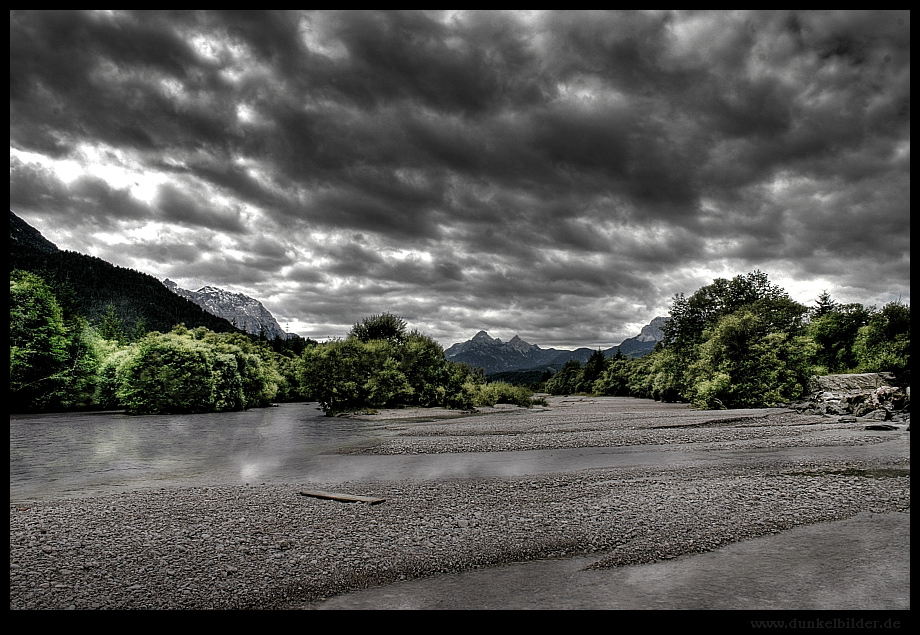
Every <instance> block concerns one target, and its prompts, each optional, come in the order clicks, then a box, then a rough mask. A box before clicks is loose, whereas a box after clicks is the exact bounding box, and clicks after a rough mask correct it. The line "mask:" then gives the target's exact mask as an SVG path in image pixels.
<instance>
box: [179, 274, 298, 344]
mask: <svg viewBox="0 0 920 635" xmlns="http://www.w3.org/2000/svg"><path fill="white" fill-rule="evenodd" d="M163 284H164V285H165V286H166V288H167V289H169V290H171V291H172V292H173V293H176V294H177V295H181V296H182V297H184V298H188V299H189V300H191V301H192V302H194V303H195V304H197V305H198V306H200V307H201V308H202V309H204V310H205V311H207V312H208V313H211V314H213V315H216V316H218V317H222V318H224V319H225V320H227V321H228V322H230V323H231V324H233V325H234V326H236V327H237V328H239V329H242V330H244V331H246V332H247V333H251V334H253V335H260V334H261V335H264V336H265V337H266V338H268V339H270V340H272V339H275V338H276V337H280V338H282V339H287V338H288V337H291V336H290V335H289V334H288V333H285V331H284V329H282V328H281V325H279V324H278V321H277V320H275V318H274V316H273V315H272V314H271V313H269V311H268V309H266V308H265V307H264V306H262V303H261V302H259V301H258V300H255V299H253V298H250V297H249V296H248V295H243V294H242V293H233V292H232V291H227V290H225V289H219V288H217V287H212V286H204V287H201V288H200V289H198V291H189V290H188V289H183V288H182V287H180V286H178V285H177V284H176V283H175V282H173V281H172V280H170V279H169V278H167V279H166V280H164V281H163Z"/></svg>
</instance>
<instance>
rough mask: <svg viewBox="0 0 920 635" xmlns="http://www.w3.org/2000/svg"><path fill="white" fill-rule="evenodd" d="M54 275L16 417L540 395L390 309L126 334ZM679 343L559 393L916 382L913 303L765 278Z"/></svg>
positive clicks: (752, 403)
mask: <svg viewBox="0 0 920 635" xmlns="http://www.w3.org/2000/svg"><path fill="white" fill-rule="evenodd" d="M77 306H78V305H77V304H76V303H73V302H67V301H65V302H61V301H60V299H59V297H58V294H56V292H55V287H53V286H52V285H51V284H49V282H48V281H46V280H45V279H44V278H42V277H41V276H39V275H37V274H35V273H30V272H24V271H12V272H11V273H10V392H9V395H10V402H11V410H12V411H13V412H24V411H38V410H70V409H81V408H83V409H86V408H124V409H126V410H127V411H128V412H131V413H138V414H141V413H145V414H146V413H192V412H221V411H228V410H240V409H245V408H253V407H260V406H266V405H268V404H269V403H271V402H273V401H287V400H307V401H318V402H319V403H320V405H321V407H322V408H323V409H324V410H325V411H326V412H327V413H328V414H335V413H339V412H344V411H354V410H362V409H364V410H366V409H375V408H392V407H405V406H414V407H435V406H439V407H445V408H454V409H470V408H474V407H477V406H485V405H494V404H496V403H514V404H518V405H522V406H529V405H532V404H533V392H532V391H531V390H530V389H529V388H527V387H523V386H514V385H511V384H509V383H507V382H502V381H494V382H488V381H486V379H485V377H484V376H483V373H482V371H481V369H474V368H471V367H469V366H467V365H465V364H459V363H456V362H450V361H448V360H447V359H446V358H445V356H444V350H443V348H442V347H441V346H440V345H439V344H438V343H437V342H436V341H435V340H434V339H433V338H431V337H430V336H427V335H425V334H423V333H420V332H418V331H417V330H412V331H409V330H408V329H407V325H406V322H405V321H404V320H403V319H402V318H400V317H398V316H395V315H392V314H390V313H383V314H380V315H374V316H370V317H367V318H364V319H363V320H361V321H359V322H357V323H356V324H355V325H354V327H353V329H352V330H351V332H350V333H349V334H348V336H347V337H346V338H344V339H341V340H336V341H331V342H326V343H324V344H319V343H317V342H313V341H311V340H302V339H297V340H296V341H282V340H276V341H274V342H269V341H266V340H265V339H264V338H255V337H253V336H250V335H246V334H244V333H241V332H239V331H234V330H233V329H232V328H231V329H229V330H226V331H224V332H218V331H215V330H212V329H209V328H207V327H205V326H197V327H194V328H186V327H185V326H184V325H181V324H180V325H177V326H175V327H173V328H172V329H171V330H168V331H166V332H161V331H156V330H151V331H149V332H148V330H147V329H145V328H144V324H143V322H140V323H135V324H133V325H131V326H126V325H125V324H124V322H123V321H122V320H120V318H119V317H118V315H117V313H116V311H115V309H114V308H113V307H111V306H110V307H108V309H107V310H106V311H105V312H104V313H103V314H102V315H101V316H99V317H97V318H96V319H95V320H94V321H93V322H92V323H91V322H90V320H88V319H87V317H85V316H84V315H81V314H80V313H79V311H78V310H77V308H76V307H77ZM663 331H664V335H665V337H664V340H663V341H662V342H660V343H659V344H658V346H657V347H656V349H655V350H654V351H653V352H652V353H650V354H649V355H647V356H645V357H643V358H639V359H630V358H626V357H624V356H623V355H622V354H617V355H616V356H614V357H612V358H605V357H604V355H603V354H602V353H601V351H599V350H598V351H595V352H594V353H593V354H592V356H591V357H590V358H589V359H588V360H587V362H586V363H585V364H584V365H582V364H581V363H579V362H578V361H577V360H572V361H569V362H567V363H566V364H565V365H564V366H563V368H562V369H561V370H560V371H558V372H557V373H556V374H555V375H553V376H552V377H549V378H548V379H546V381H545V384H543V388H544V390H545V391H546V392H548V393H550V394H557V395H559V394H573V393H587V394H595V395H617V396H634V397H646V398H652V399H656V400H660V401H685V402H689V403H691V404H693V405H694V406H696V407H699V408H707V409H712V408H747V407H760V406H769V405H774V404H778V403H783V402H789V401H793V400H796V399H798V398H800V397H802V396H803V395H804V394H805V393H806V391H807V386H808V382H809V379H810V377H812V376H814V375H821V374H828V373H846V372H877V371H888V372H892V373H894V374H895V377H896V381H897V383H899V384H901V385H909V383H910V306H909V305H904V304H902V303H900V302H893V303H890V304H888V305H886V306H885V307H883V308H882V309H876V308H874V307H864V306H862V305H860V304H838V303H837V302H835V301H834V300H833V299H832V298H831V297H830V296H829V295H828V294H826V293H822V294H821V295H820V296H819V297H818V299H817V301H816V304H815V306H814V307H811V308H809V307H806V306H804V305H802V304H800V303H798V302H795V301H793V300H792V299H790V297H789V296H788V294H787V293H786V292H785V291H784V290H783V289H781V288H780V287H778V286H776V285H774V284H772V283H771V282H770V281H769V279H768V277H767V275H766V274H765V273H763V272H760V271H755V272H752V273H748V274H745V275H739V276H736V277H735V278H732V279H731V280H725V279H716V280H714V281H713V283H712V284H710V285H706V286H704V287H702V288H700V289H698V290H697V291H696V292H695V293H693V294H692V295H690V296H689V297H687V296H684V295H683V294H680V295H677V296H675V297H674V298H673V302H672V306H671V311H670V319H669V321H668V322H667V324H666V325H665V326H664V328H663Z"/></svg>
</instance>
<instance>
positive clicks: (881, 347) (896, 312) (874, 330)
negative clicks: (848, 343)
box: [853, 302, 910, 386]
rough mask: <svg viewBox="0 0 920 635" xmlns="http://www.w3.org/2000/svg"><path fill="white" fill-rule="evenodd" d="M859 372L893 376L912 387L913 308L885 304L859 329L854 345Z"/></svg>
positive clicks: (898, 303) (898, 304) (894, 303)
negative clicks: (883, 373) (911, 317)
mask: <svg viewBox="0 0 920 635" xmlns="http://www.w3.org/2000/svg"><path fill="white" fill-rule="evenodd" d="M853 350H854V352H855V354H856V360H857V363H858V370H859V371H860V372H880V371H887V372H892V373H894V374H895V376H896V377H897V381H898V383H900V384H901V385H904V386H909V385H910V305H908V304H902V303H901V302H891V303H889V304H886V305H885V306H884V308H882V310H881V311H879V312H878V313H876V314H875V315H873V316H872V317H871V318H870V319H869V323H868V324H866V325H865V326H863V327H862V328H860V329H859V333H858V334H857V336H856V341H855V342H854V343H853Z"/></svg>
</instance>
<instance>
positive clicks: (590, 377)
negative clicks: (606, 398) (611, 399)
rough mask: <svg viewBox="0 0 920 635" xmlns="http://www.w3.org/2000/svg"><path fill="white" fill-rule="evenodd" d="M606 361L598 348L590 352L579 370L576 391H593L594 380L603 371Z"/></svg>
mask: <svg viewBox="0 0 920 635" xmlns="http://www.w3.org/2000/svg"><path fill="white" fill-rule="evenodd" d="M606 361H607V358H606V357H604V353H603V352H601V350H600V349H597V350H594V351H592V352H591V357H589V358H588V361H586V362H585V366H584V368H583V369H582V371H581V380H580V381H579V383H578V386H577V387H576V392H587V393H590V392H594V382H595V381H597V379H598V378H599V377H600V376H601V373H603V372H604V367H605V365H606Z"/></svg>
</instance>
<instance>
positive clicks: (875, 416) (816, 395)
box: [792, 373, 910, 422]
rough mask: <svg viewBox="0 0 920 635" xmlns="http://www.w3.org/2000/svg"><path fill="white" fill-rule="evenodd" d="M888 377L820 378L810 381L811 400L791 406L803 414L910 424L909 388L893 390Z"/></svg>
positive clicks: (875, 375) (864, 375) (866, 374)
mask: <svg viewBox="0 0 920 635" xmlns="http://www.w3.org/2000/svg"><path fill="white" fill-rule="evenodd" d="M893 383H894V377H893V376H892V375H891V373H857V374H852V375H823V376H821V377H814V378H812V381H811V384H810V386H809V388H810V390H811V398H810V399H808V400H806V401H803V402H800V403H797V404H792V407H793V408H795V409H796V410H798V411H799V412H802V413H805V414H820V415H825V416H839V417H846V420H847V421H849V420H850V418H851V417H859V418H861V419H866V420H869V421H907V422H909V421H910V388H909V387H908V388H907V389H902V388H898V387H896V386H893V385H892V384H893Z"/></svg>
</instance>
